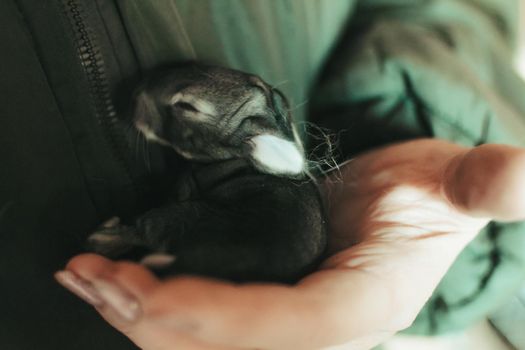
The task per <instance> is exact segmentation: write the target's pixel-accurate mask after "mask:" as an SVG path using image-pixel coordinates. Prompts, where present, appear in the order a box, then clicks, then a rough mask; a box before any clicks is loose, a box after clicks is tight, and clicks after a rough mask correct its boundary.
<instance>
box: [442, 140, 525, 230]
mask: <svg viewBox="0 0 525 350" xmlns="http://www.w3.org/2000/svg"><path fill="white" fill-rule="evenodd" d="M524 180H525V149H522V148H517V147H512V146H506V145H496V144H487V145H482V146H478V147H475V148H473V149H471V150H469V151H467V152H465V153H462V154H460V155H458V156H457V157H455V158H454V159H452V161H451V162H450V164H449V166H448V168H447V171H446V172H445V179H444V184H443V185H444V192H445V194H446V196H447V197H448V199H449V200H450V201H451V202H452V204H453V205H455V206H456V207H457V208H458V209H459V210H462V211H465V212H467V213H468V214H469V215H472V216H475V217H483V218H487V219H493V220H498V221H518V220H523V219H525V181H524Z"/></svg>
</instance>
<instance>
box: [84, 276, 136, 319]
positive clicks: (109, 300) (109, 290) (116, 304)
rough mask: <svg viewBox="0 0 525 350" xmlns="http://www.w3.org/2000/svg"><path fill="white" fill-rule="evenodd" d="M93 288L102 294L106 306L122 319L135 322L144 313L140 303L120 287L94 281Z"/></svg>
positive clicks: (110, 283) (101, 281)
mask: <svg viewBox="0 0 525 350" xmlns="http://www.w3.org/2000/svg"><path fill="white" fill-rule="evenodd" d="M93 286H94V287H95V288H96V289H97V291H98V292H99V293H100V296H101V297H102V299H103V300H104V302H105V303H106V305H107V306H109V307H111V308H112V309H113V310H114V311H115V313H117V314H118V315H119V316H120V317H121V318H122V319H124V320H125V321H128V322H133V321H136V320H137V319H138V318H139V316H140V314H141V312H142V311H141V308H140V304H139V302H138V301H137V299H135V297H133V296H132V295H131V294H130V293H128V292H126V291H125V290H123V289H122V288H121V287H120V286H118V285H116V284H114V283H112V282H109V281H105V280H94V281H93Z"/></svg>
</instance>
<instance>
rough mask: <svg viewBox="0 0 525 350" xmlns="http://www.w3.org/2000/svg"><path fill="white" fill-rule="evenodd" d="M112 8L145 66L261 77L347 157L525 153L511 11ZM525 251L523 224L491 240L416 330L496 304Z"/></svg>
mask: <svg viewBox="0 0 525 350" xmlns="http://www.w3.org/2000/svg"><path fill="white" fill-rule="evenodd" d="M118 4H119V8H120V11H121V13H122V17H123V19H124V22H125V24H126V27H127V29H128V32H129V35H130V38H131V41H132V43H133V46H134V47H135V50H136V52H137V56H138V58H139V61H140V63H141V65H142V67H143V68H144V69H148V68H151V67H155V66H157V65H160V64H163V63H169V62H174V61H180V60H187V59H195V58H196V59H199V60H204V61H208V62H211V63H216V64H222V65H225V66H229V67H233V68H238V69H241V70H245V71H249V72H253V73H256V74H259V75H260V76H261V77H262V78H263V79H265V80H267V81H269V82H270V83H272V84H275V85H278V86H279V87H280V88H281V89H282V90H283V91H284V92H285V93H286V94H287V95H288V96H291V99H292V103H293V105H294V106H296V107H295V108H296V110H295V111H294V112H295V114H296V116H297V120H298V121H302V120H303V119H304V117H305V115H306V112H307V111H308V110H310V111H311V112H312V115H311V118H312V119H313V120H315V121H316V122H318V123H320V124H322V125H326V126H328V127H331V128H333V129H335V130H338V131H341V130H343V131H344V132H341V133H340V137H341V147H342V150H343V152H344V153H345V154H346V155H353V154H356V153H358V152H360V151H363V150H366V149H370V148H372V147H375V146H378V145H382V144H385V143H388V142H392V141H396V140H402V139H408V138H414V137H421V136H432V137H439V138H445V139H448V140H451V141H454V142H458V143H461V144H465V145H475V144H479V143H483V142H497V143H507V144H514V145H520V146H525V137H524V135H525V119H524V114H525V85H524V84H523V82H522V81H521V79H520V78H519V77H518V76H517V75H516V73H515V72H514V70H513V69H512V66H511V48H512V45H513V41H514V40H515V26H516V18H515V14H516V13H517V11H516V6H517V1H501V0H464V1H459V0H435V1H431V0H429V1H424V0H362V1H347V0H343V1H336V0H324V1H322V0H320V1H303V0H273V1H242V0H230V1H213V0H177V1H169V0H162V1H155V2H153V1H151V2H149V1H141V0H134V1H131V0H120V1H118ZM347 25H349V26H347ZM306 102H308V107H309V108H307V106H306ZM523 252H525V227H523V224H514V225H492V226H490V227H489V228H487V229H486V230H484V231H483V233H482V234H480V236H479V237H478V238H477V239H476V240H475V241H474V242H472V244H470V246H469V247H468V248H467V249H466V250H465V251H464V252H463V253H462V254H461V256H460V257H459V258H458V260H457V262H456V263H455V264H454V266H453V267H452V269H451V270H450V271H449V273H448V274H447V276H446V277H445V278H444V280H443V281H442V283H441V284H440V285H439V287H438V289H437V290H436V292H435V293H434V296H433V297H432V298H431V299H430V301H429V302H428V304H427V306H426V307H425V309H424V310H423V311H422V312H421V314H420V316H419V317H418V318H417V320H416V322H415V323H414V325H413V326H412V327H411V328H410V329H409V330H408V331H409V332H412V333H418V334H436V333H442V332H446V331H453V330H459V329H461V328H463V327H466V326H468V325H470V324H471V323H473V322H475V321H476V320H478V319H479V318H481V317H483V316H485V315H486V314H487V313H489V312H491V311H492V310H494V309H495V308H497V307H498V305H499V304H500V302H501V301H502V300H504V299H505V298H507V297H509V296H510V295H511V294H512V293H514V292H515V290H516V288H517V286H518V285H519V284H520V283H521V282H522V280H523V279H524V278H525V254H523ZM414 288H417V286H414Z"/></svg>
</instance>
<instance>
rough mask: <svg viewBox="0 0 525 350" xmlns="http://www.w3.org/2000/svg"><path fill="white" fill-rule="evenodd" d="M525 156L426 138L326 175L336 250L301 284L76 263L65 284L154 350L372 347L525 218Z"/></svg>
mask: <svg viewBox="0 0 525 350" xmlns="http://www.w3.org/2000/svg"><path fill="white" fill-rule="evenodd" d="M522 178H525V151H524V150H521V149H516V148H512V147H508V146H501V145H484V146H480V147H477V148H473V149H470V148H464V147H460V146H457V145H454V144H450V143H447V142H444V141H438V140H418V141H412V142H407V143H402V144H398V145H393V146H389V147H386V148H383V149H379V150H375V151H372V152H370V153H368V154H365V155H363V156H360V157H358V158H356V159H355V160H353V161H351V162H348V163H347V164H345V165H344V166H343V167H342V169H341V172H337V173H333V175H332V176H331V177H330V178H329V179H327V180H326V181H325V184H324V192H325V195H326V197H327V203H328V211H329V217H330V221H331V233H330V237H329V241H330V242H329V250H330V254H331V257H330V258H329V259H327V260H326V261H325V262H324V264H323V265H322V266H321V268H320V269H319V271H317V272H315V273H313V274H312V275H310V276H307V277H306V278H305V279H303V280H302V281H300V282H299V283H298V284H297V285H295V286H284V285H276V284H275V285H272V284H233V283H228V282H224V281H217V280H211V279H206V278H196V277H177V278H173V279H170V280H166V281H160V280H158V279H157V278H156V277H155V276H154V275H153V274H151V273H150V272H149V271H148V270H146V269H145V268H143V267H142V266H140V265H137V264H133V263H129V262H112V261H110V260H107V259H105V258H102V257H100V256H97V255H93V254H84V255H80V256H77V257H75V258H73V259H72V260H71V261H70V262H69V263H68V265H67V267H66V269H65V272H59V273H57V278H58V280H59V281H61V283H62V284H63V285H65V286H66V287H68V288H69V289H70V290H72V291H73V292H75V293H76V294H77V295H79V296H81V297H83V299H85V300H86V301H88V302H90V303H91V304H93V305H94V306H95V307H96V309H97V311H98V312H99V313H100V314H101V315H102V316H103V317H104V318H105V319H106V320H107V321H108V322H109V323H111V324H112V325H113V326H114V327H115V328H117V329H118V330H119V331H121V332H123V333H124V334H125V335H126V336H128V337H129V338H130V339H131V340H132V341H133V342H135V344H137V345H138V346H139V347H141V348H143V349H146V350H153V349H154V350H157V349H162V350H163V349H166V350H167V349H319V348H326V347H331V348H330V349H369V348H370V347H372V346H374V345H376V344H379V343H380V342H382V341H383V340H385V339H386V338H388V337H389V336H390V335H391V334H393V333H395V332H397V331H399V330H401V329H403V328H405V327H407V326H409V325H410V324H411V322H412V321H413V319H414V318H415V316H416V315H417V313H418V312H419V310H420V309H421V307H422V306H423V305H424V303H425V301H426V300H427V299H428V297H429V296H430V295H431V293H432V291H433V290H434V288H435V286H436V285H437V283H438V282H439V280H440V279H441V277H442V276H443V275H444V273H445V272H446V270H447V269H448V268H449V267H450V265H451V264H452V262H453V261H454V259H455V257H456V256H457V254H459V252H460V251H461V250H462V249H463V248H464V246H465V245H466V244H468V242H469V241H470V240H471V239H472V238H473V237H475V235H476V234H477V233H478V232H479V230H480V229H481V228H482V227H483V226H484V225H486V223H488V221H489V220H490V219H497V220H503V221H511V220H519V219H523V218H525V201H523V200H522V198H525V183H523V181H522V180H521V179H522Z"/></svg>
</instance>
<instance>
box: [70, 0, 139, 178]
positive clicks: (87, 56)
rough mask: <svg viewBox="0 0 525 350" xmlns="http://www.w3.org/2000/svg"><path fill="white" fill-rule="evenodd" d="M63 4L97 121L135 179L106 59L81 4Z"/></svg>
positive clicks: (73, 0)
mask: <svg viewBox="0 0 525 350" xmlns="http://www.w3.org/2000/svg"><path fill="white" fill-rule="evenodd" d="M62 3H63V6H64V9H65V12H66V15H67V17H68V19H69V22H70V25H71V26H72V27H73V32H74V35H75V45H76V48H77V52H78V57H79V59H80V63H81V65H82V68H83V69H84V72H85V73H86V77H87V80H88V85H89V89H90V93H91V95H92V101H93V106H94V108H95V113H96V118H97V121H98V123H99V125H101V126H102V129H103V130H104V133H105V137H106V139H107V141H108V143H109V144H110V147H111V148H112V149H113V151H114V152H113V153H114V154H115V156H116V157H117V159H118V161H119V163H120V164H121V165H122V166H123V167H124V170H125V171H126V173H127V175H128V178H129V179H131V171H130V168H129V165H128V161H127V159H126V157H125V155H126V154H127V153H126V151H127V149H126V145H127V144H126V141H125V137H124V135H123V134H122V133H121V131H120V130H119V129H118V125H117V124H118V118H117V113H116V111H115V107H114V105H113V102H112V100H111V95H110V91H109V84H108V81H107V75H106V70H105V65H104V58H103V56H102V54H101V52H100V49H99V48H98V47H97V44H96V38H95V34H94V33H93V32H92V31H91V29H90V28H89V27H88V26H87V25H86V20H85V18H84V15H83V9H82V7H81V5H80V4H79V3H78V1H76V0H63V2H62Z"/></svg>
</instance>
